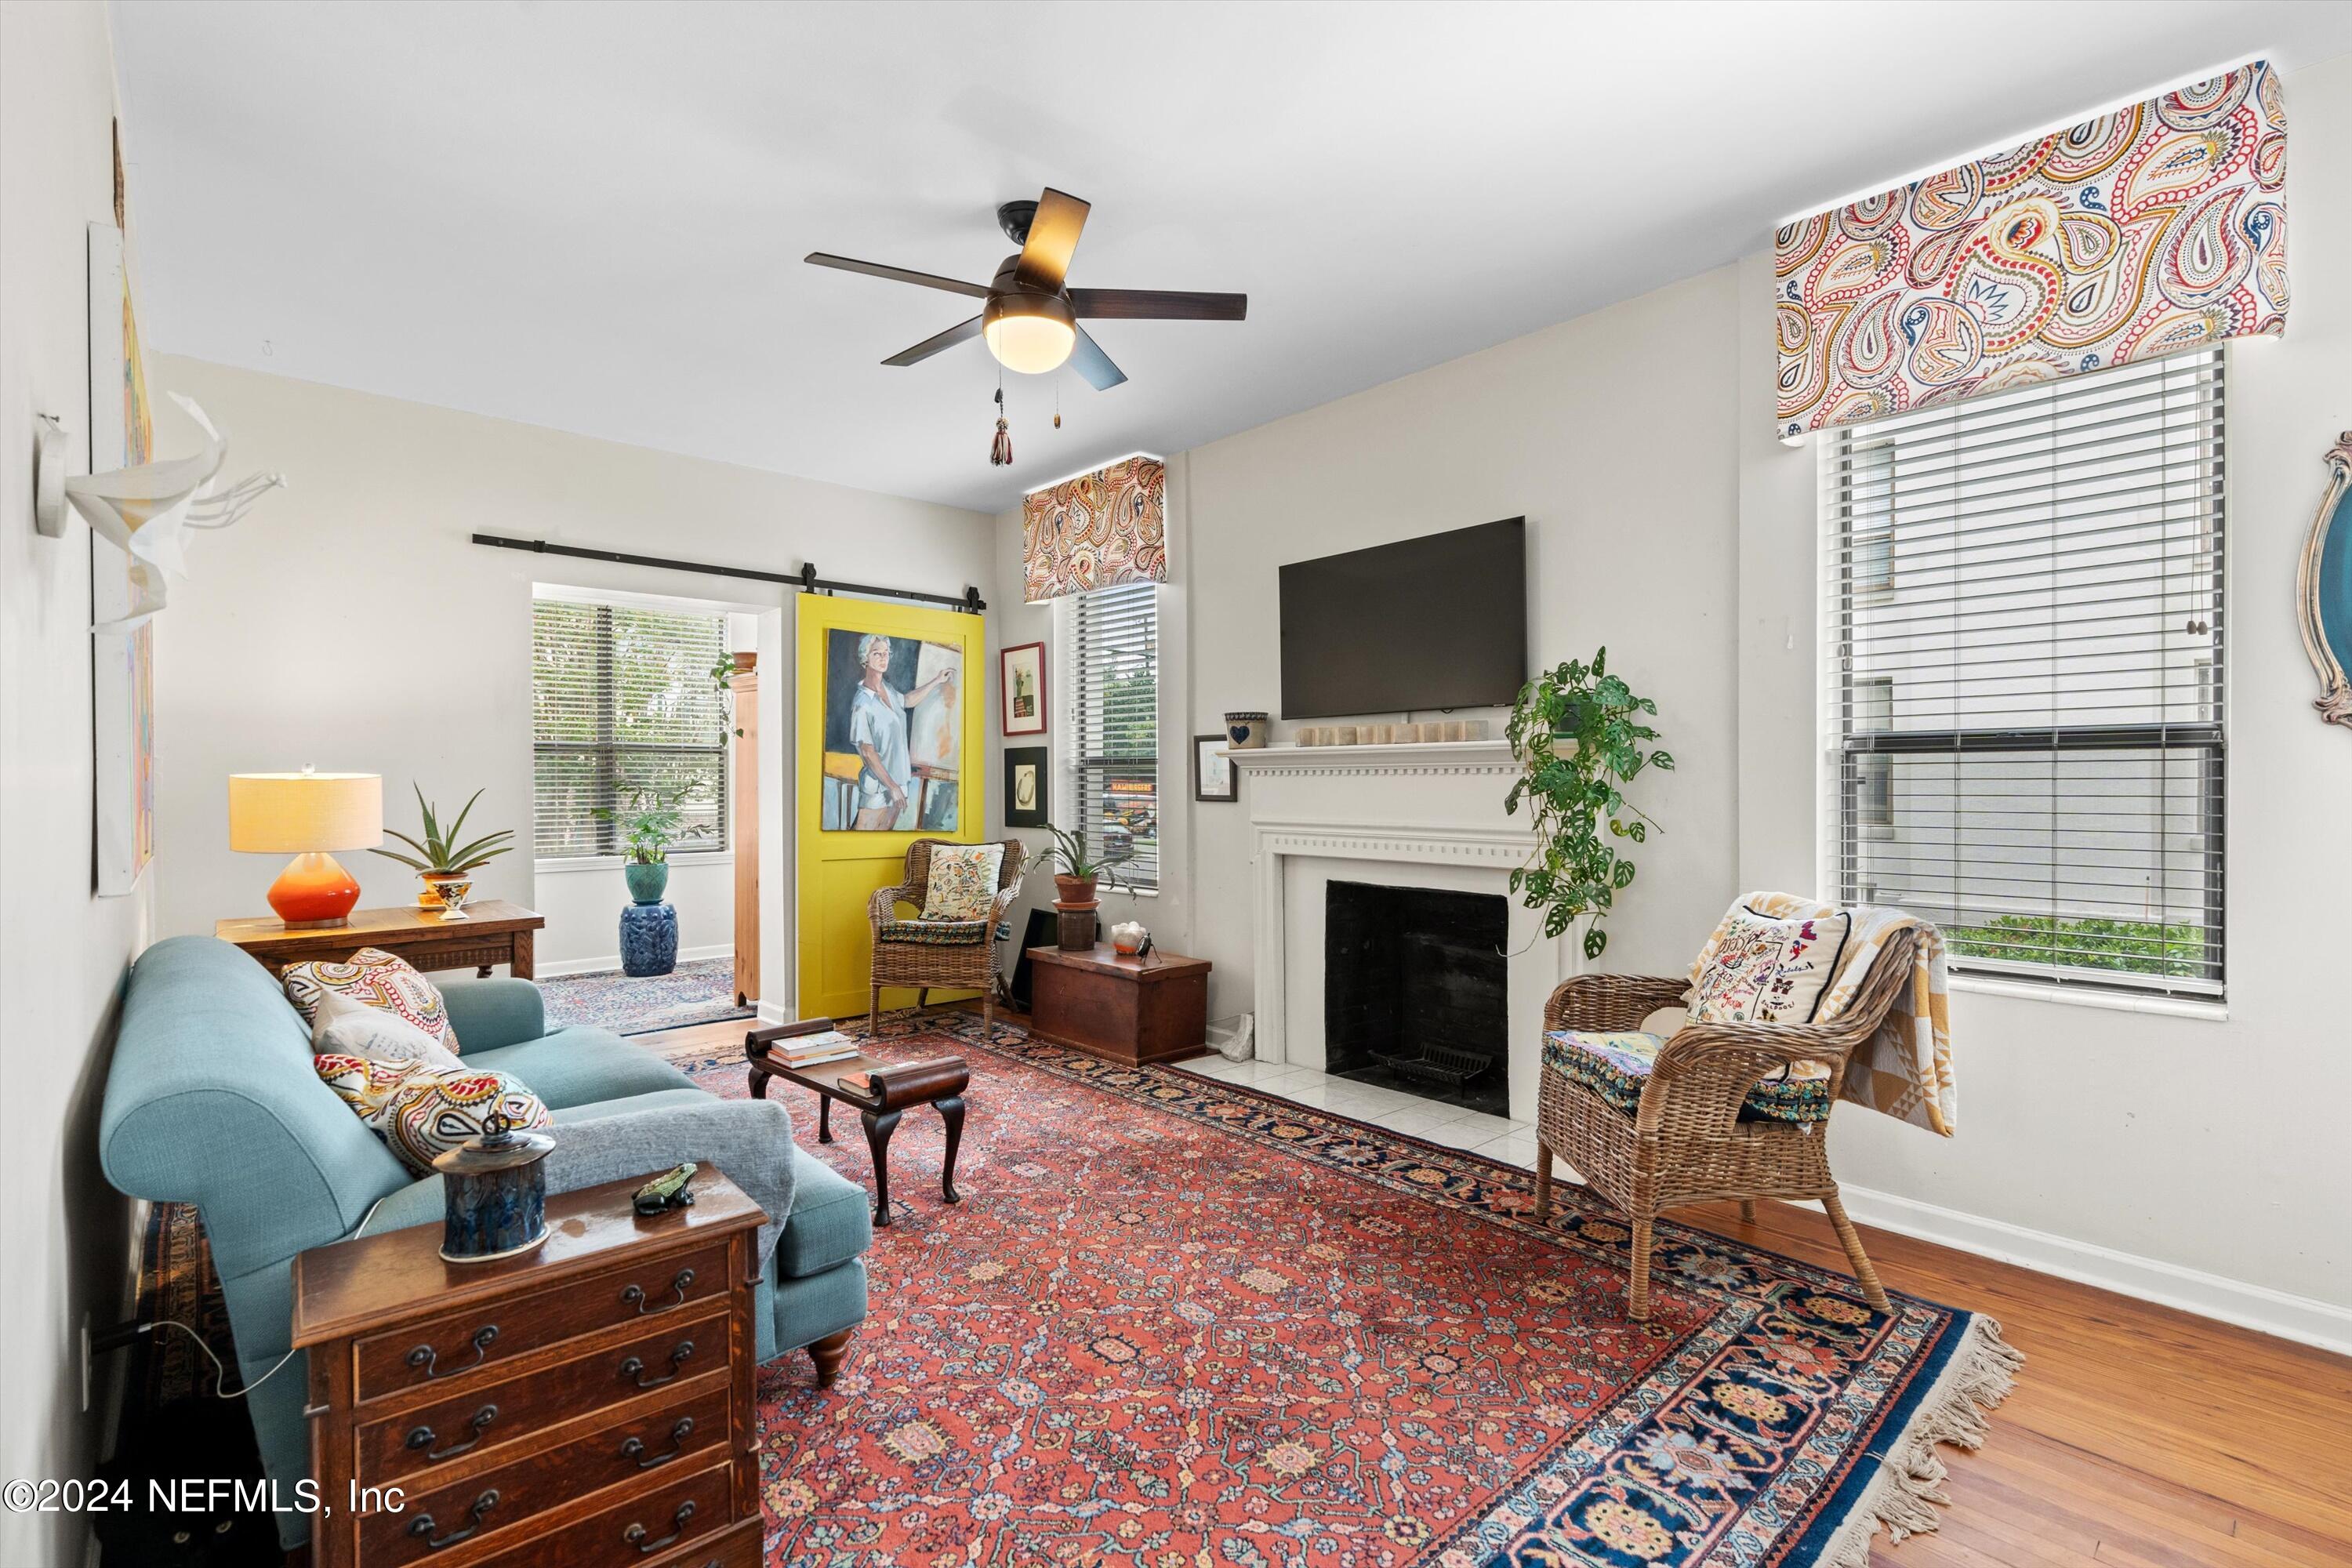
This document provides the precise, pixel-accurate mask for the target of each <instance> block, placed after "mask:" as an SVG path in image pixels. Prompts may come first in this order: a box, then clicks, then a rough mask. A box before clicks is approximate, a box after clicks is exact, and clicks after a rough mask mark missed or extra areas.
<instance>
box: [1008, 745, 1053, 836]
mask: <svg viewBox="0 0 2352 1568" xmlns="http://www.w3.org/2000/svg"><path fill="white" fill-rule="evenodd" d="M1050 755H1051V753H1049V752H1047V750H1046V749H1045V747H1043V746H1007V747H1005V748H1004V826H1007V827H1043V826H1045V824H1046V822H1047V821H1048V820H1049V819H1048V816H1047V812H1048V811H1049V810H1050V809H1051V807H1050V804H1049V803H1048V801H1047V800H1046V797H1045V773H1046V769H1047V765H1048V761H1049V758H1050Z"/></svg>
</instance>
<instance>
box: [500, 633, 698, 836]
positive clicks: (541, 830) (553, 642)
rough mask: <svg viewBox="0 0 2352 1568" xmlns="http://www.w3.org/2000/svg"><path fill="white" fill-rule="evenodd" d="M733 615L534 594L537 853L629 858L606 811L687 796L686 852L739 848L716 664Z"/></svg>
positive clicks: (683, 800)
mask: <svg viewBox="0 0 2352 1568" xmlns="http://www.w3.org/2000/svg"><path fill="white" fill-rule="evenodd" d="M726 646H727V617H726V616H723V615H719V614H717V613H715V612H709V611H704V612H695V611H687V610H662V609H651V608H644V607H640V606H637V605H605V604H590V603H584V602H579V601H573V600H567V599H535V600H533V601H532V602H531V648H530V674H531V683H530V720H531V753H532V755H531V765H532V773H533V778H532V786H533V787H532V795H533V802H532V804H533V820H534V822H535V823H536V830H535V842H536V849H537V853H538V854H539V855H541V857H544V858H553V857H561V856H569V855H617V854H619V853H621V851H622V850H623V848H624V847H625V841H624V837H623V835H622V832H621V828H620V826H619V825H618V824H616V823H614V822H611V821H608V820H606V819H605V818H604V817H601V816H597V815H596V813H597V811H598V809H599V808H618V809H620V810H624V811H625V810H627V809H628V808H629V807H630V806H632V805H635V804H636V803H637V802H638V801H639V800H640V799H645V800H646V801H647V803H648V804H651V803H652V802H654V801H656V800H672V799H674V800H676V802H677V809H678V811H679V813H680V815H681V816H683V817H684V819H685V827H686V829H687V836H686V837H682V838H681V840H680V842H679V845H678V852H688V851H692V850H698V849H699V850H710V849H724V848H725V847H727V736H728V720H727V712H726V709H725V706H724V705H723V704H722V703H721V701H720V700H719V688H718V685H717V683H716V682H715V681H714V680H713V679H712V678H711V670H712V669H713V668H714V667H715V666H716V665H717V664H718V663H719V658H720V657H721V655H722V653H723V651H724V650H725V648H726Z"/></svg>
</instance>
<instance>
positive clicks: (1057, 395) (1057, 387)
mask: <svg viewBox="0 0 2352 1568" xmlns="http://www.w3.org/2000/svg"><path fill="white" fill-rule="evenodd" d="M1061 427H1062V384H1061V383H1060V382H1058V381H1056V382H1055V383H1054V428H1055V429H1056V430H1059V429H1060V428H1061Z"/></svg>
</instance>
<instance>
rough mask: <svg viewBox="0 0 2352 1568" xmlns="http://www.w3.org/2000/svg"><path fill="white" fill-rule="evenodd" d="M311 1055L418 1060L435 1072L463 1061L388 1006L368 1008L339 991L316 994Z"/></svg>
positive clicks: (460, 1068) (453, 1068)
mask: <svg viewBox="0 0 2352 1568" xmlns="http://www.w3.org/2000/svg"><path fill="white" fill-rule="evenodd" d="M310 1054H311V1055H312V1056H314V1057H365V1058H368V1059H369V1060H370V1061H377V1062H402V1061H418V1062H423V1063H424V1064H425V1066H426V1067H428V1068H433V1069H434V1070H435V1071H436V1072H461V1071H463V1070H464V1069H465V1066H466V1064H465V1063H463V1062H461V1061H459V1060H458V1059H457V1057H455V1056H454V1055H452V1054H451V1053H450V1051H449V1049H448V1048H447V1047H445V1046H444V1045H442V1044H441V1042H440V1041H438V1040H436V1039H435V1038H434V1037H432V1036H430V1035H428V1034H426V1033H425V1031H424V1030H422V1029H420V1028H418V1027H417V1026H415V1025H414V1024H412V1023H410V1022H409V1021H408V1020H407V1019H405V1018H404V1017H402V1016H400V1015H399V1014H397V1013H395V1012H394V1011H393V1010H392V1009H391V1008H389V1007H371V1006H369V1005H367V1004H366V1003H364V1002H356V1001H353V1000H352V998H351V997H349V996H347V995H345V994H343V993H341V992H340V991H321V992H320V993H319V1002H318V1011H317V1014H316V1016H315V1022H313V1023H312V1025H311V1026H310Z"/></svg>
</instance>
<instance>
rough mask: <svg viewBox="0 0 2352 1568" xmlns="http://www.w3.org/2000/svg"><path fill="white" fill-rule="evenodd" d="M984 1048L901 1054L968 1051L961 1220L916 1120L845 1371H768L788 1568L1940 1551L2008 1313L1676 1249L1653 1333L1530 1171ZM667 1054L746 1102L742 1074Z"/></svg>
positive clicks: (1614, 1225)
mask: <svg viewBox="0 0 2352 1568" xmlns="http://www.w3.org/2000/svg"><path fill="white" fill-rule="evenodd" d="M860 1032H862V1026H861V1030H860ZM979 1033H980V1024H979V1020H978V1019H977V1018H974V1017H971V1016H964V1015H945V1016H932V1017H931V1018H929V1019H928V1020H926V1021H925V1022H924V1023H923V1024H922V1025H921V1026H919V1027H917V1028H915V1029H913V1031H912V1032H911V1033H910V1032H909V1026H908V1024H907V1023H906V1021H905V1020H903V1019H894V1020H890V1021H888V1022H887V1025H886V1034H887V1035H888V1039H887V1043H883V1044H880V1045H877V1046H876V1047H873V1051H874V1054H876V1055H877V1056H879V1057H881V1058H886V1059H887V1058H919V1057H925V1056H931V1055H937V1054H940V1053H942V1052H950V1051H951V1052H953V1053H955V1054H958V1055H961V1056H963V1057H965V1058H967V1059H968V1060H970V1062H971V1068H972V1083H971V1089H970V1091H969V1092H968V1093H967V1095H966V1097H965V1099H966V1103H967V1105H968V1107H969V1116H968V1120H967V1122H966V1125H965V1130H964V1135H963V1140H962V1148H961V1157H960V1159H959V1162H958V1166H957V1175H956V1184H957V1186H958V1188H959V1189H960V1190H961V1193H962V1194H963V1195H964V1201H963V1202H962V1203H961V1205H957V1206H955V1207H949V1206H946V1205H943V1204H941V1202H940V1197H939V1185H938V1181H939V1163H940V1153H941V1139H940V1127H939V1122H938V1119H937V1118H936V1117H935V1116H934V1115H932V1114H931V1113H930V1112H929V1111H927V1110H917V1111H914V1112H911V1113H909V1114H908V1116H907V1118H906V1120H905V1121H903V1122H902V1123H901V1124H900V1126H899V1128H898V1135H897V1139H896V1141H895V1142H894V1143H893V1145H892V1148H891V1176H892V1182H891V1186H892V1192H893V1194H894V1198H895V1199H896V1200H897V1201H896V1202H895V1203H894V1205H893V1207H894V1214H895V1215H896V1223H894V1224H893V1225H892V1226H890V1227H889V1228H888V1229H887V1230H884V1231H880V1232H877V1236H876V1239H875V1245H874V1247H873V1250H872V1251H871V1252H870V1253H868V1254H867V1264H868V1268H869V1271H870V1275H871V1280H872V1300H873V1312H872V1316H871V1317H869V1318H868V1320H867V1321H866V1323H865V1325H864V1326H863V1327H862V1329H861V1330H860V1331H859V1333H858V1337H857V1339H856V1342H855V1344H854V1345H853V1347H852V1350H851V1352H850V1357H849V1360H848V1363H847V1364H846V1366H845V1369H844V1371H843V1373H842V1376H841V1378H840V1381H839V1382H838V1383H837V1384H835V1386H834V1387H833V1388H832V1389H831V1390H829V1391H826V1392H823V1393H820V1392H818V1391H817V1390H816V1389H815V1388H814V1386H813V1385H812V1383H811V1378H810V1373H809V1369H808V1366H807V1363H806V1362H805V1360H804V1359H803V1358H801V1357H797V1356H794V1357H791V1358H787V1359H786V1360H783V1361H780V1362H778V1363H775V1364H774V1365H773V1366H772V1367H770V1368H767V1369H764V1370H763V1371H762V1373H761V1382H760V1390H761V1406H760V1409H761V1474H762V1484H763V1490H764V1497H765V1501H766V1505H767V1510H768V1511H767V1525H768V1529H767V1561H768V1563H770V1564H771V1565H772V1568H783V1565H785V1564H795V1565H797V1564H804V1563H823V1564H828V1565H840V1568H847V1565H850V1564H875V1565H879V1564H886V1563H887V1564H897V1565H901V1568H911V1565H923V1568H949V1565H950V1564H966V1563H970V1564H982V1563H988V1564H1000V1563H1001V1564H1024V1565H1025V1564H1030V1563H1083V1564H1088V1565H1093V1564H1115V1565H1118V1568H1402V1565H1405V1564H1426V1565H1432V1568H1483V1565H1485V1564H1488V1563H1506V1564H1513V1565H1523V1568H1538V1565H1541V1568H1564V1565H1569V1564H1575V1565H1591V1568H1642V1565H1646V1564H1658V1563H1664V1564H1676V1565H1683V1564H1697V1563H1741V1564H1757V1565H1763V1568H1772V1565H1787V1568H1860V1565H1862V1564H1863V1563H1865V1562H1866V1560H1867V1557H1868V1554H1869V1542H1870V1538H1871V1536H1872V1535H1873V1534H1874V1531H1875V1530H1876V1527H1877V1526H1878V1524H1880V1523H1881V1522H1885V1523H1887V1524H1890V1525H1893V1526H1894V1527H1895V1528H1896V1529H1897V1530H1898V1531H1914V1530H1931V1529H1933V1528H1935V1510H1933V1509H1932V1508H1930V1507H1929V1506H1928V1500H1929V1499H1931V1498H1932V1497H1934V1495H1935V1493H1936V1489H1937V1482H1938V1480H1939V1479H1940V1478H1941V1477H1942V1474H1943V1465H1942V1462H1941V1460H1940V1459H1939V1458H1937V1455H1936V1452H1935V1446H1936V1444H1937V1442H1938V1441H1943V1442H1953V1443H1958V1444H1962V1445H1973V1444H1975V1443H1977V1442H1979V1441H1980V1440H1981V1439H1982V1438H1983V1436H1984V1435H1985V1432H1986V1420H1985V1412H1986V1411H1987V1410H1988V1409H1989V1408H1990V1406H1991V1405H1994V1404H1996V1403H1998V1401H1999V1400H2000V1398H2001V1397H2002V1395H2003V1394H2005V1393H2006V1392H2007V1390H2008V1388H2009V1385H2010V1382H2011V1374H2012V1373H2013V1372H2014V1370H2015V1368H2016V1366H2017V1364H2018V1357H2017V1356H2016V1354H2015V1353H2014V1352H2011V1350H2010V1349H2009V1348H2008V1347H2007V1346H2006V1345H2005V1344H2004V1343H2003V1342H2002V1341H2001V1338H2000V1330H1999V1328H1998V1326H1997V1325H1996V1324H1994V1323H1993V1322H1992V1321H1991V1320H1990V1319H1988V1318H1984V1317H1981V1316H1979V1315H1976V1314H1973V1313H1969V1312H1964V1311H1959V1310H1954V1309H1951V1308H1948V1307H1942V1306H1937V1305H1936V1304H1934V1303H1932V1302H1927V1301H1921V1300H1913V1299H1910V1298H1907V1297H1901V1296H1897V1297H1896V1298H1895V1310H1894V1311H1893V1312H1892V1313H1891V1314H1888V1315H1881V1314H1878V1313H1874V1312H1873V1311H1872V1310H1870V1309H1869V1308H1868V1307H1867V1306H1865V1305H1864V1303H1863V1301H1862V1300H1861V1298H1860V1296H1859V1294H1858V1292H1857V1291H1856V1290H1855V1289H1854V1286H1853V1281H1852V1280H1851V1279H1847V1278H1845V1277H1844V1276H1843V1275H1839V1274H1834V1273H1830V1272H1826V1271H1824V1270H1822V1269H1819V1268H1813V1267H1811V1265H1808V1264H1805V1263H1801V1262H1798V1261H1795V1260H1793V1259H1790V1258H1780V1257H1776V1256H1774V1255H1771V1254H1769V1253H1765V1252H1762V1251H1759V1250H1757V1249H1756V1248H1753V1247H1745V1246H1742V1245H1740V1244H1738V1243H1737V1242H1734V1241H1729V1240H1727V1239H1725V1238H1723V1237H1716V1236H1711V1235H1707V1234H1706V1233H1703V1232H1698V1231H1692V1230H1685V1229H1683V1228H1681V1227H1679V1226H1661V1227H1660V1235H1659V1238H1658V1244H1657V1255H1656V1256H1657V1275H1656V1279H1657V1283H1656V1289H1654V1294H1653V1300H1654V1306H1653V1310H1652V1317H1651V1319H1650V1321H1648V1322H1647V1323H1634V1322H1632V1321H1629V1320H1628V1319H1627V1317H1626V1315H1625V1299H1624V1289H1625V1275H1624V1268H1625V1263H1626V1257H1627V1252H1628V1249H1629V1239H1630V1238H1629V1234H1628V1230H1627V1227H1626V1226H1625V1225H1624V1224H1623V1223H1622V1221H1621V1220H1619V1219H1618V1218H1616V1217H1614V1216H1613V1215H1611V1214H1609V1213H1608V1212H1607V1211H1606V1210H1604V1209H1602V1208H1601V1207H1600V1206H1598V1205H1597V1204H1596V1203H1595V1202H1594V1201H1593V1200H1591V1199H1590V1198H1587V1197H1586V1196H1585V1195H1584V1194H1582V1193H1581V1191H1580V1190H1578V1189H1573V1188H1571V1189H1570V1190H1569V1191H1568V1192H1567V1193H1566V1194H1565V1195H1564V1197H1563V1201H1562V1203H1561V1205H1560V1206H1559V1209H1558V1211H1557V1212H1555V1214H1554V1215H1553V1217H1552V1220H1551V1222H1550V1224H1549V1225H1548V1226H1539V1225H1538V1224H1536V1223H1535V1221H1534V1219H1533V1217H1532V1212H1533V1195H1532V1181H1533V1178H1532V1177H1531V1176H1530V1175H1529V1174H1528V1173H1526V1172H1524V1171H1519V1170H1516V1169H1513V1168H1509V1167H1506V1166H1501V1165H1497V1164H1495V1163H1491V1162H1489V1161H1486V1160H1483V1159H1480V1158H1478V1157H1477V1156H1475V1155H1472V1154H1467V1153H1463V1152H1456V1151H1454V1150H1447V1149H1439V1148H1436V1147H1433V1146H1432V1145H1429V1144H1424V1143H1421V1142H1416V1141H1414V1140H1412V1139H1410V1138H1406V1137H1402V1136H1400V1135H1397V1134H1393V1133H1389V1132H1386V1131H1381V1130H1379V1129H1375V1128H1371V1127H1368V1126H1365V1125H1363V1124H1361V1123H1359V1122H1355V1121H1349V1120H1348V1119H1346V1118H1344V1117H1339V1116H1334V1115H1328V1114H1326V1113H1323V1112H1319V1111H1316V1110H1308V1109H1307V1108H1305V1107H1302V1106H1298V1105H1296V1104H1293V1103H1290V1102H1288V1101H1285V1100H1274V1099H1270V1098H1267V1097H1265V1096H1261V1095H1258V1094H1255V1093H1253V1092H1251V1091H1250V1090H1247V1089H1238V1088H1234V1087H1233V1086H1230V1085H1226V1084H1223V1083H1219V1082H1213V1081H1211V1080H1208V1079H1201V1078H1197V1077H1194V1076H1192V1075H1191V1074H1187V1073H1184V1072H1181V1070H1171V1069H1167V1068H1144V1069H1132V1068H1118V1067H1115V1066H1112V1065H1109V1064H1107V1063H1103V1062H1099V1061H1097V1060H1095V1059H1094V1058H1088V1057H1086V1056H1083V1055H1081V1054H1078V1053H1076V1052H1072V1051H1069V1050H1066V1049H1064V1048H1062V1047H1054V1046H1047V1045H1045V1044H1042V1043H1038V1042H1034V1041H1030V1040H1029V1039H1027V1038H1026V1037H1024V1036H1023V1035H1021V1034H1020V1033H1019V1032H1018V1030H1017V1029H1008V1028H1006V1026H1003V1025H1002V1024H1000V1025H999V1033H998V1036H997V1042H998V1043H997V1044H996V1046H994V1047H983V1046H982V1044H981V1043H980V1040H979ZM672 1059H673V1060H677V1062H678V1063H679V1065H681V1066H682V1067H685V1068H687V1069H688V1071H689V1072H691V1073H692V1074H693V1075H694V1077H695V1078H696V1079H697V1080H698V1082H699V1083H701V1084H702V1085H703V1086H704V1087H706V1088H709V1089H712V1090H714V1091H716V1092H718V1093H720V1094H723V1095H727V1096H730V1097H738V1096H740V1095H742V1094H743V1093H744V1092H745V1084H744V1068H743V1064H742V1062H741V1060H740V1058H733V1057H730V1053H728V1052H726V1051H723V1050H719V1049H712V1048H704V1049H700V1050H693V1051H684V1052H677V1053H675V1054H673V1056H672ZM773 1092H774V1093H775V1094H777V1095H778V1096H779V1097H780V1098H782V1100H784V1101H785V1103H786V1104H788V1105H789V1106H790V1107H791V1108H792V1110H793V1114H794V1122H795V1126H796V1128H797V1129H798V1131H799V1134H800V1137H801V1139H802V1141H803V1142H804V1143H806V1144H807V1145H808V1147H810V1148H811V1149H812V1150H813V1151H814V1152H817V1153H818V1154H820V1155H821V1156H822V1157H823V1158H824V1159H826V1160H828V1161H829V1162H831V1163H833V1164H834V1165H835V1168H837V1169H839V1170H840V1171H841V1172H843V1173H845V1175H847V1176H849V1177H850V1178H851V1179H853V1180H855V1181H857V1182H859V1183H861V1184H870V1179H871V1176H870V1168H869V1165H868V1163H867V1155H866V1149H865V1140H864V1139H862V1138H856V1137H852V1138H848V1139H845V1140H844V1141H842V1142H835V1143H832V1144H826V1145H818V1144H816V1143H815V1142H814V1133H815V1117H814V1114H813V1113H812V1112H813V1110H814V1106H813V1103H812V1102H811V1100H810V1097H809V1096H808V1095H807V1094H806V1093H805V1092H803V1091H799V1090H795V1089H791V1088H790V1087H789V1086H782V1085H779V1086H776V1088H775V1089H774V1091H773ZM869 1190H870V1186H869Z"/></svg>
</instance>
